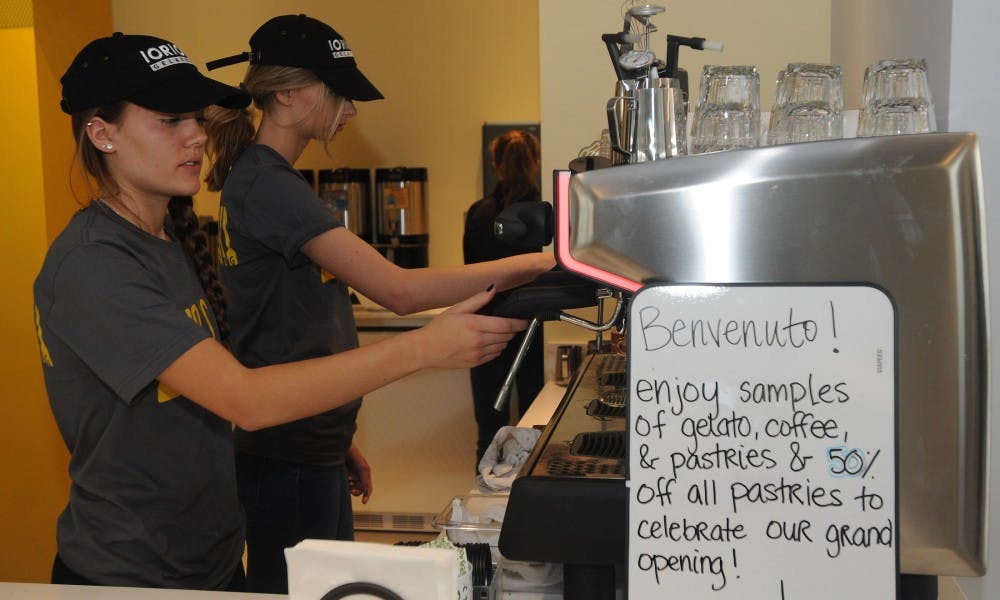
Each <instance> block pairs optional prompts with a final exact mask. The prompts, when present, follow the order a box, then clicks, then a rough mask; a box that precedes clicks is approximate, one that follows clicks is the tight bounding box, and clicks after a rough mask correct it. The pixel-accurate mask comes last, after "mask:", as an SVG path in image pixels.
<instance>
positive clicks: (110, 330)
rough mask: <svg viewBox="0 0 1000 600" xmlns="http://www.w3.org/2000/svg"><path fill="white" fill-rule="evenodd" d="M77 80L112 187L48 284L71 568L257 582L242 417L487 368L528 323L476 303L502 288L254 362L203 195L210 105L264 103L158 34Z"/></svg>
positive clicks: (58, 563)
mask: <svg viewBox="0 0 1000 600" xmlns="http://www.w3.org/2000/svg"><path fill="white" fill-rule="evenodd" d="M61 83H62V94H63V100H62V108H63V111H64V112H66V113H68V114H70V115H71V116H72V123H73V132H74V135H75V137H76V143H77V154H78V157H79V159H80V162H81V163H82V165H83V167H84V169H85V170H86V172H87V173H88V174H89V175H90V176H92V177H93V179H94V181H95V183H96V186H97V193H96V195H95V199H94V200H93V201H91V202H89V203H88V205H87V206H86V207H85V208H83V209H82V210H80V211H79V212H78V213H77V214H76V215H74V216H73V218H72V219H71V221H70V223H69V224H68V225H67V226H66V228H65V229H64V230H63V232H62V233H61V234H60V235H59V236H58V237H57V238H56V239H55V240H54V241H53V243H52V246H51V247H50V248H49V251H48V253H47V254H46V257H45V261H44V263H43V265H42V268H41V271H40V273H39V275H38V277H37V279H36V280H35V286H34V298H35V324H36V327H37V333H38V341H39V348H40V354H41V360H42V364H43V372H44V377H45V384H46V388H47V391H48V396H49V402H50V404H51V407H52V412H53V415H54V417H55V420H56V423H57V425H58V427H59V430H60V432H61V434H62V436H63V438H64V440H65V441H66V445H67V447H68V448H69V450H70V453H71V456H70V463H69V475H70V479H71V480H72V483H71V487H70V498H69V503H68V506H67V508H66V510H65V511H63V513H62V514H61V515H60V517H59V520H58V524H57V530H56V537H57V545H58V553H57V556H56V559H55V561H54V564H53V573H52V580H53V582H54V583H70V584H98V585H117V586H143V587H173V588H191V589H241V588H242V587H244V586H243V583H244V578H243V569H242V561H241V558H242V554H243V549H244V522H243V517H242V514H241V511H240V507H239V501H238V497H237V489H236V477H235V472H234V466H233V448H232V439H231V435H232V427H231V425H230V422H233V423H235V424H236V425H238V426H239V427H240V428H241V429H243V430H254V429H259V428H263V427H270V426H273V425H277V424H280V423H286V422H289V421H294V420H297V419H302V418H305V417H308V416H311V415H315V414H319V413H323V412H326V411H329V410H331V409H333V408H336V407H338V406H341V405H345V404H350V403H351V402H352V401H353V400H354V399H355V398H357V397H358V396H359V395H361V394H363V393H366V392H368V391H371V390H373V389H376V388H377V387H379V386H381V385H384V384H386V383H388V382H390V381H393V380H395V379H398V378H400V377H403V376H406V375H408V374H409V373H412V372H414V371H416V370H418V369H421V368H424V367H428V366H440V367H463V366H470V365H474V364H479V363H480V362H482V361H484V360H489V359H490V358H492V357H494V356H496V355H497V354H498V353H499V352H500V351H501V349H502V348H503V347H504V345H505V344H506V343H507V341H508V340H509V339H510V338H511V337H512V335H513V334H514V332H515V331H517V330H521V329H523V328H524V327H525V326H526V323H524V322H519V321H515V320H509V319H499V318H490V317H483V316H479V315H475V314H471V313H472V312H473V311H475V310H477V309H478V308H479V307H480V306H482V305H483V304H484V303H485V302H486V301H488V300H489V298H490V297H491V296H492V294H491V293H489V292H482V293H479V294H477V295H475V296H473V297H472V298H470V299H469V300H467V301H465V302H463V303H460V304H458V305H456V307H455V308H454V309H453V310H451V311H450V312H447V313H445V314H443V315H441V316H440V317H438V318H437V319H434V321H432V322H431V324H430V325H428V327H427V328H425V330H419V331H414V332H410V333H407V334H404V335H400V336H398V337H397V338H394V339H390V340H386V341H385V342H383V343H380V344H376V345H373V346H369V347H366V348H363V349H360V350H356V351H353V352H345V353H342V354H338V355H337V356H332V357H322V358H316V359H314V360H307V361H300V362H296V363H292V364H287V365H280V366H273V367H267V368H260V369H249V368H247V367H245V366H243V365H242V364H240V363H239V362H238V361H237V360H236V359H235V358H234V357H233V356H232V354H230V352H229V351H228V350H227V349H226V348H225V347H224V346H223V345H222V344H221V343H219V341H217V340H219V339H220V338H223V337H225V332H226V321H225V304H224V302H223V300H222V296H221V290H220V287H219V284H218V281H217V280H216V278H215V276H214V269H213V264H212V263H213V261H212V258H213V257H211V256H209V255H208V252H207V244H206V240H205V239H204V236H203V234H201V233H200V232H198V229H197V221H196V220H195V219H194V217H193V214H192V212H191V210H190V196H191V195H192V194H194V193H195V192H197V190H198V188H199V184H200V182H199V177H200V175H199V173H200V167H201V162H202V153H203V148H204V144H205V141H206V138H207V136H206V133H205V131H204V129H203V127H202V123H201V121H202V113H201V111H202V109H203V108H205V107H206V106H209V105H213V104H214V105H218V106H222V107H229V108H238V107H242V106H246V105H247V103H248V102H249V97H247V96H246V95H245V94H244V93H242V92H241V91H240V90H237V89H235V88H232V87H229V86H226V85H223V84H221V83H218V82H216V81H213V80H211V79H208V78H206V77H204V76H203V75H201V74H200V73H199V72H198V70H197V68H195V67H194V65H193V64H192V63H191V61H190V60H189V59H188V57H187V56H185V55H184V53H183V52H182V51H181V50H180V49H178V48H177V47H176V46H175V45H173V44H171V43H170V42H168V41H166V40H162V39H159V38H154V37H149V36H139V35H122V34H115V35H113V36H111V37H107V38H102V39H99V40H95V41H94V42H91V43H90V44H88V45H87V46H86V47H85V48H84V49H83V50H81V52H80V53H79V54H78V55H77V57H76V58H75V59H74V61H73V63H72V64H71V65H70V67H69V69H68V70H67V71H66V74H65V75H64V76H63V77H62V79H61ZM168 214H169V218H168ZM484 287H485V286H484Z"/></svg>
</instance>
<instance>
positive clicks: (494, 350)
mask: <svg viewBox="0 0 1000 600" xmlns="http://www.w3.org/2000/svg"><path fill="white" fill-rule="evenodd" d="M494 293H495V287H494V286H490V288H489V289H487V290H486V291H484V292H479V293H478V294H475V295H473V296H471V297H470V298H467V299H465V300H463V301H461V302H459V303H458V304H455V305H454V306H452V307H451V308H449V309H448V310H446V311H444V312H443V313H441V314H440V315H438V316H437V317H435V318H434V320H432V321H431V322H430V323H428V324H427V325H426V326H425V327H423V328H422V329H420V330H418V331H419V332H420V334H421V335H420V339H419V341H418V344H419V349H420V350H421V351H422V352H423V356H424V359H425V362H426V364H425V365H424V366H425V367H443V368H463V367H475V366H478V365H481V364H483V363H486V362H489V361H491V360H493V359H494V358H496V357H497V356H499V355H500V353H501V352H503V349H504V348H505V347H506V346H507V343H508V342H510V340H511V339H512V338H513V337H514V334H515V333H517V332H518V331H524V330H525V329H526V328H527V327H528V322H527V321H525V320H523V319H508V318H504V317H491V316H486V315H477V314H475V313H476V311H477V310H479V309H480V308H482V307H483V306H485V305H486V303H487V302H489V301H490V300H491V299H493V295H494Z"/></svg>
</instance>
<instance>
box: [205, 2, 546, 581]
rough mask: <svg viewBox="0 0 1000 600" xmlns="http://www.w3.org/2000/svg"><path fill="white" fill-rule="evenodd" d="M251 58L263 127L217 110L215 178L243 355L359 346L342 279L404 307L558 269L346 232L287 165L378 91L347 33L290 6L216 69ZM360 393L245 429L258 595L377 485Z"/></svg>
mask: <svg viewBox="0 0 1000 600" xmlns="http://www.w3.org/2000/svg"><path fill="white" fill-rule="evenodd" d="M243 60H249V61H250V63H251V64H250V67H249V68H248V69H247V73H246V76H245V78H244V81H243V87H244V88H245V89H246V90H247V91H248V92H249V93H250V95H251V96H253V98H254V104H255V105H256V106H257V108H258V109H260V111H261V113H262V115H261V121H260V126H259V128H258V129H257V130H256V131H255V130H254V128H253V125H252V119H251V115H250V114H249V112H248V111H232V110H221V109H220V110H214V111H213V112H212V113H211V115H210V119H209V126H208V130H209V138H210V139H209V156H210V157H213V158H214V164H213V165H212V171H211V175H210V176H209V179H208V181H209V188H210V189H220V188H221V190H222V200H221V209H220V224H221V226H222V231H221V232H220V239H221V241H222V249H221V251H220V258H221V260H222V262H221V265H222V267H221V273H220V274H221V277H222V280H223V283H224V284H225V286H226V288H227V291H228V293H229V301H230V322H231V325H232V332H233V333H232V338H231V339H232V347H233V351H234V353H235V354H236V356H237V357H238V358H239V359H240V360H241V361H243V362H244V364H247V365H262V364H273V363H279V362H283V361H286V360H295V359H298V358H303V357H307V356H316V355H329V354H335V353H338V352H342V351H344V350H348V349H351V348H355V347H357V345H358V341H357V334H356V331H355V325H354V317H353V312H352V309H351V305H350V300H349V298H348V294H347V285H350V286H351V287H353V288H355V289H357V290H358V291H360V292H361V293H363V294H364V295H366V296H368V297H369V298H372V299H373V300H375V301H376V302H378V303H379V304H381V305H382V306H384V307H386V308H389V309H390V310H392V311H394V312H396V313H398V314H406V313H410V312H414V311H419V310H425V309H429V308H433V307H438V306H446V305H449V304H451V303H454V302H457V301H459V300H461V299H462V298H463V297H465V296H467V295H468V294H469V291H470V290H475V289H480V288H482V287H484V286H486V285H488V284H489V283H491V282H495V283H496V285H497V287H498V288H499V289H506V288H509V287H513V286H515V285H520V284H522V283H526V282H528V281H530V280H531V279H533V278H534V277H536V276H537V275H538V274H540V273H542V272H544V271H546V270H548V269H550V268H551V267H552V266H553V265H554V260H553V258H552V257H551V256H546V255H543V254H541V253H535V254H530V255H522V256H519V257H515V258H510V259H504V260H501V261H494V262H488V263H480V264H477V265H470V266H465V267H460V266H459V267H447V268H425V269H403V268H400V267H398V266H396V265H395V264H393V263H391V262H389V261H387V260H386V259H385V258H383V257H382V255H381V254H379V253H378V252H377V251H376V250H375V249H374V248H373V247H372V246H370V245H369V244H367V243H366V242H364V241H363V240H361V239H360V238H358V237H357V236H355V235H354V234H352V233H351V232H350V231H348V230H347V229H346V228H345V227H342V226H341V223H339V222H338V221H337V220H336V219H335V218H334V217H333V216H332V215H331V214H330V212H329V211H328V210H327V209H326V208H324V207H323V206H322V205H321V204H320V202H319V199H318V198H317V197H316V195H315V194H314V193H313V191H312V189H311V188H310V187H309V185H308V184H307V183H306V181H305V179H304V178H303V177H302V176H301V175H300V174H299V173H298V172H297V171H296V170H295V169H294V167H293V165H294V163H295V161H296V159H298V158H299V156H300V155H301V154H302V152H303V150H304V149H305V147H306V145H307V144H308V143H309V142H310V141H311V140H320V141H322V142H324V143H325V142H328V141H329V140H331V139H332V138H333V137H334V135H335V134H336V132H337V131H338V130H339V129H340V128H342V127H343V126H344V124H345V122H346V121H347V120H348V119H350V118H351V117H353V116H354V115H355V112H356V111H355V107H354V102H355V101H362V100H376V99H379V98H382V94H381V93H380V92H379V91H378V89H376V88H375V86H374V85H372V83H371V82H370V81H368V79H367V78H366V77H365V76H364V75H363V74H362V73H361V71H360V70H358V67H357V64H356V62H355V60H354V56H353V52H352V51H351V50H350V48H349V46H348V45H347V43H346V42H345V41H344V39H343V37H342V36H341V35H340V34H338V33H337V32H336V31H334V30H333V29H332V28H331V27H329V26H328V25H326V24H325V23H322V22H320V21H318V20H316V19H312V18H310V17H307V16H305V15H284V16H281V17H276V18H274V19H272V20H270V21H268V22H267V23H265V24H264V25H262V26H261V27H260V28H259V29H258V30H257V31H256V32H255V33H254V34H253V36H252V37H251V38H250V52H246V53H243V54H240V55H237V56H235V57H231V58H228V59H221V60H219V61H213V62H212V63H209V68H210V69H212V68H215V67H217V66H224V65H227V64H234V63H236V62H240V61H243ZM324 273H325V274H324ZM329 274H332V276H333V277H334V278H333V279H330V277H329ZM359 396H360V395H359ZM360 402H361V400H360V397H358V399H357V400H356V401H355V402H353V403H351V404H348V405H345V406H344V407H342V408H340V409H338V410H336V411H331V412H330V413H327V414H324V415H320V416H317V417H314V418H312V419H308V420H304V421H300V422H297V423H291V424H288V425H285V426H282V427H276V428H270V429H265V430H262V431H258V432H246V431H239V430H238V431H237V433H236V449H237V473H238V477H239V485H240V492H241V500H242V502H243V506H244V509H245V510H246V512H247V527H248V530H247V578H248V584H249V589H250V590H251V591H260V592H278V593H281V592H284V591H285V590H286V589H287V588H286V586H287V575H286V571H285V559H284V555H283V549H284V548H285V547H288V546H292V545H294V544H295V543H297V542H298V541H300V540H302V539H304V538H330V539H353V516H352V513H351V504H350V495H349V493H354V494H355V495H362V499H363V500H365V499H367V496H368V494H369V493H370V492H371V479H370V471H369V469H368V467H367V464H366V463H365V462H364V459H363V458H362V457H361V454H360V452H359V451H358V449H357V448H356V447H355V446H353V445H352V437H353V434H354V431H355V419H356V417H357V413H358V409H359V408H360Z"/></svg>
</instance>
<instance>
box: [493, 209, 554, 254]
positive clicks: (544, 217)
mask: <svg viewBox="0 0 1000 600" xmlns="http://www.w3.org/2000/svg"><path fill="white" fill-rule="evenodd" d="M554 232H555V227H554V226H553V223H552V205H551V204H549V203H548V202H515V203H513V204H511V205H510V206H508V207H507V208H505V209H503V210H502V211H500V214H499V215H497V218H496V219H494V220H493V235H494V236H496V237H497V239H500V240H503V241H504V242H506V243H508V244H510V245H511V246H520V247H522V248H541V247H542V246H548V245H549V244H550V243H552V235H553V233H554Z"/></svg>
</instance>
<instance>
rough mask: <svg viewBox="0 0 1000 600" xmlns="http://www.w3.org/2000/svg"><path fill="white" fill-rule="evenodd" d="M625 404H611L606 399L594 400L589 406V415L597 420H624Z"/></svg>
mask: <svg viewBox="0 0 1000 600" xmlns="http://www.w3.org/2000/svg"><path fill="white" fill-rule="evenodd" d="M626 411H627V409H626V407H625V404H618V403H610V402H607V401H606V399H605V398H594V399H593V400H591V401H590V404H588V405H587V414H588V415H590V416H592V417H594V418H595V419H624V418H625V416H626Z"/></svg>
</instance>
